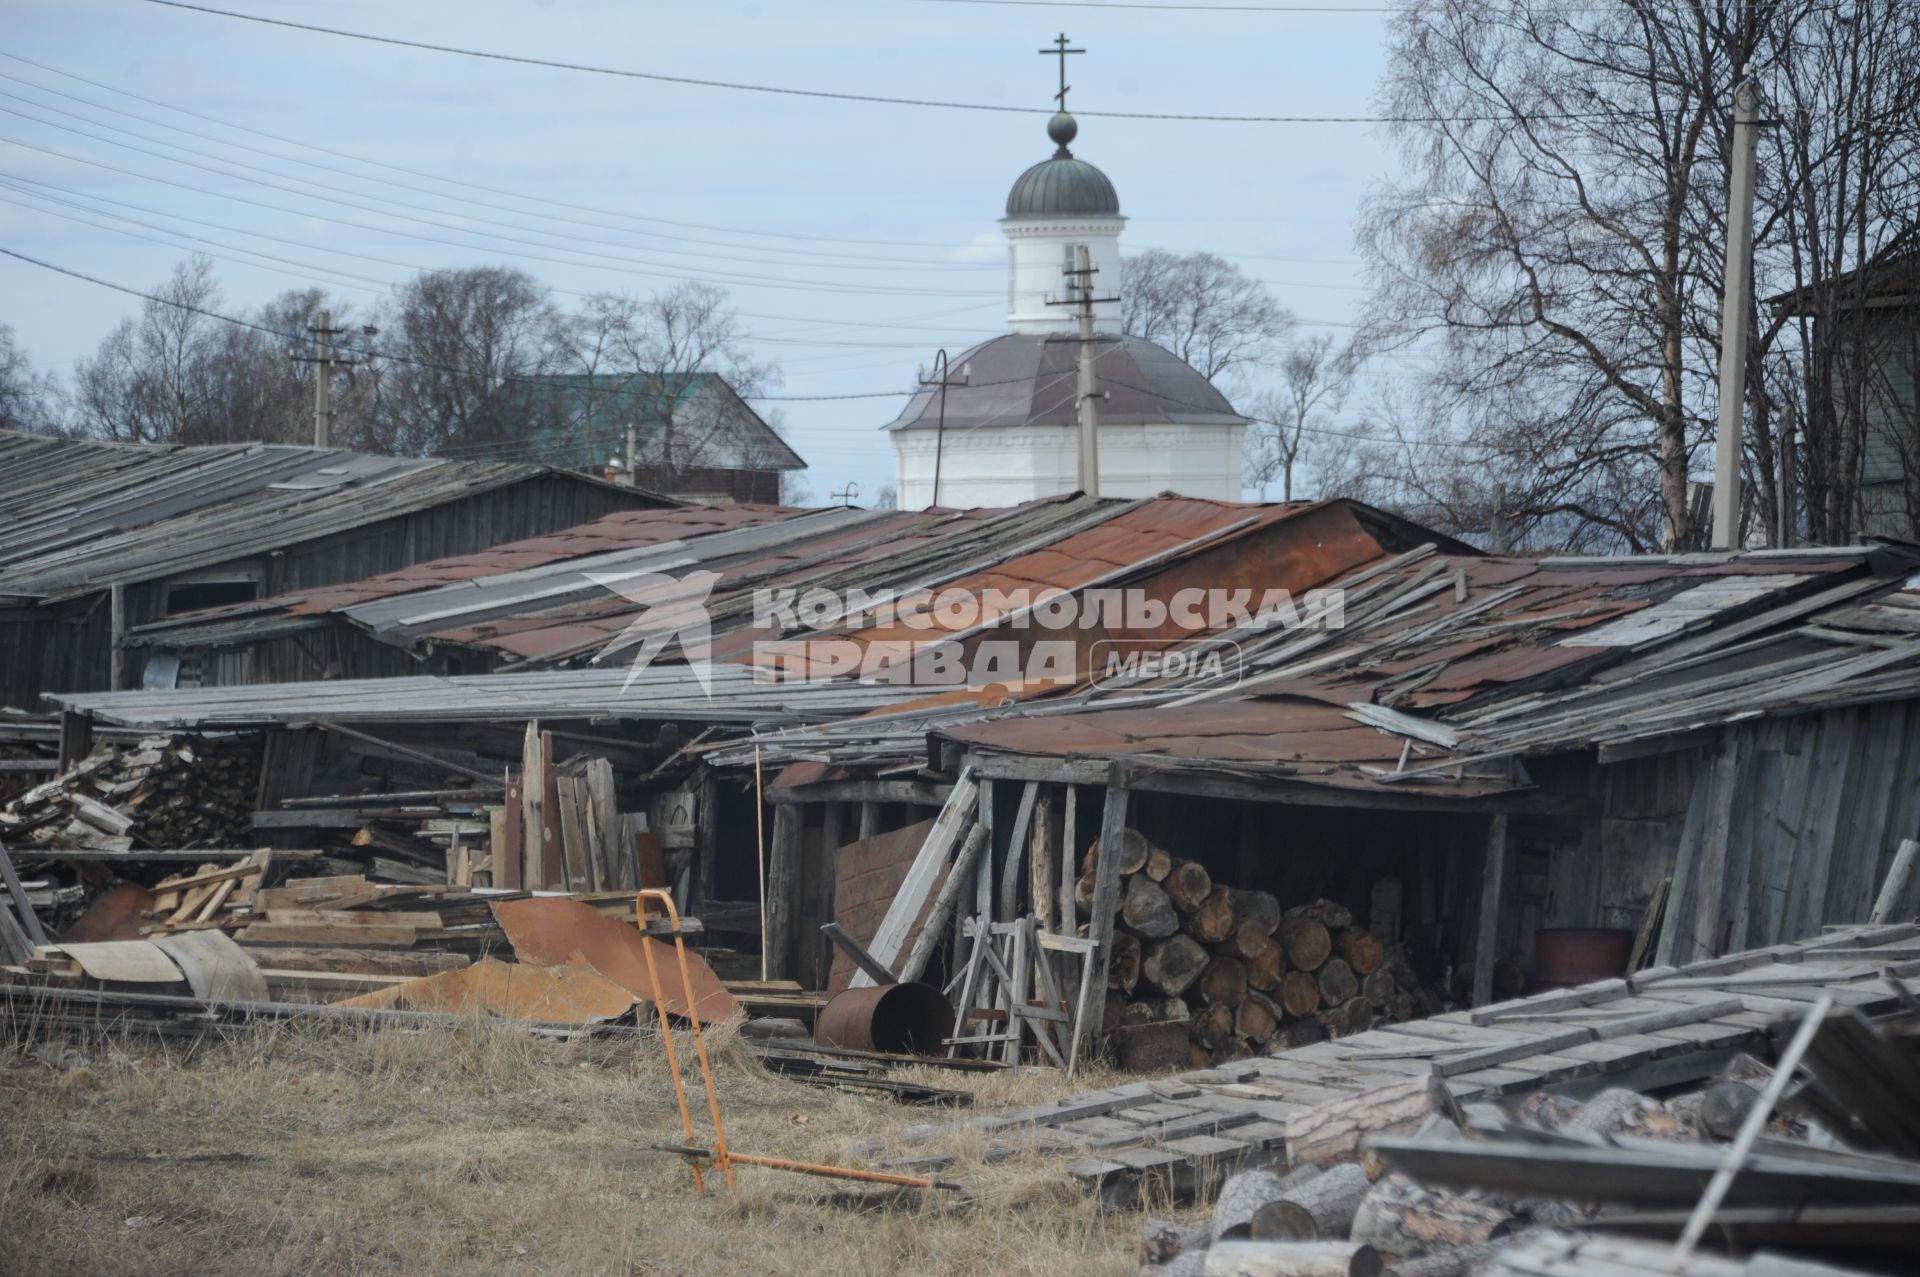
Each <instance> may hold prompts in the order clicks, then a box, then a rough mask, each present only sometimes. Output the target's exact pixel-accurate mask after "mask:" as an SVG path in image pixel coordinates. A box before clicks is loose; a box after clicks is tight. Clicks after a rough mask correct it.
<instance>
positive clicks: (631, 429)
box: [627, 417, 640, 488]
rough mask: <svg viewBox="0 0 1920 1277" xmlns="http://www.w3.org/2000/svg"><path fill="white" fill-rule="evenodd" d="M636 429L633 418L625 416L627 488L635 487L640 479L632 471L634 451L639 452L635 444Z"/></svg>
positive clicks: (636, 439)
mask: <svg viewBox="0 0 1920 1277" xmlns="http://www.w3.org/2000/svg"><path fill="white" fill-rule="evenodd" d="M638 429H639V428H638V427H637V426H635V425H634V424H633V418H632V417H628V418H627V486H628V487H629V488H637V487H639V486H640V480H639V479H637V478H636V477H634V473H633V462H634V456H635V454H636V453H638V452H639V448H638V447H637V446H636V444H637V443H638V442H639V441H638V438H637V432H638Z"/></svg>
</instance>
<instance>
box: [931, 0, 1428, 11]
mask: <svg viewBox="0 0 1920 1277" xmlns="http://www.w3.org/2000/svg"><path fill="white" fill-rule="evenodd" d="M920 3H922V4H979V5H995V6H1001V7H1006V8H1018V9H1153V10H1159V11H1162V12H1166V13H1353V14H1374V13H1392V12H1394V10H1392V9H1386V8H1376V7H1372V6H1351V7H1350V6H1346V5H1330V4H1144V3H1128V2H1125V0H920Z"/></svg>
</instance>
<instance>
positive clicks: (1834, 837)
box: [1544, 701, 1920, 962]
mask: <svg viewBox="0 0 1920 1277" xmlns="http://www.w3.org/2000/svg"><path fill="white" fill-rule="evenodd" d="M1597 772H1598V774H1597V786H1598V793H1599V797H1598V812H1597V818H1596V819H1595V820H1593V821H1591V822H1589V823H1588V826H1587V828H1586V830H1585V831H1584V833H1583V836H1581V837H1579V838H1577V839H1574V840H1571V841H1569V842H1568V843H1566V844H1565V845H1564V846H1562V847H1560V848H1558V849H1556V850H1555V852H1554V853H1553V858H1552V866H1551V869H1550V871H1549V875H1548V877H1549V882H1550V887H1549V892H1550V896H1551V904H1550V906H1549V908H1548V909H1547V911H1546V913H1545V915H1544V919H1545V925H1549V926H1561V927H1626V928H1635V927H1638V926H1639V925H1640V921H1641V918H1642V917H1643V915H1644V912H1645V910H1646V908H1647V906H1648V903H1649V901H1650V900H1651V899H1652V897H1653V895H1654V892H1655V890H1656V888H1657V887H1658V885H1659V884H1660V882H1661V881H1662V880H1663V879H1666V878H1672V879H1673V885H1672V888H1671V892H1670V895H1669V897H1668V900H1667V905H1666V914H1665V920H1664V923H1663V926H1662V930H1661V937H1660V942H1659V946H1658V948H1657V950H1656V954H1657V958H1658V960H1659V961H1661V962H1691V961H1694V960H1697V959H1700V958H1707V957H1715V956H1718V955H1720V954H1723V953H1728V952H1731V951H1733V950H1736V949H1743V948H1751V947H1755V946H1759V945H1769V944H1778V943H1782V942H1785V941H1789V940H1795V939H1800V938H1803V937H1805V936H1809V935H1812V934H1814V933H1815V932H1817V931H1818V930H1819V929H1820V928H1821V927H1822V926H1825V925H1828V924H1830V923H1844V922H1863V921H1865V920H1866V917H1867V912H1868V908H1869V906H1870V905H1871V904H1872V902H1873V897H1874V893H1875V892H1876V891H1877V890H1878V887H1879V883H1880V880H1881V878H1882V877H1883V876H1884V874H1885V872H1886V867H1887V865H1888V863H1889V862H1890V860H1891V858H1892V856H1893V852H1894V849H1895V848H1896V847H1898V846H1899V844H1900V840H1901V839H1902V838H1913V837H1920V701H1894V702H1886V703H1883V704H1877V705H1864V706H1859V707H1855V708H1849V709H1835V710H1825V711H1820V712H1816V713H1809V714H1799V715H1794V716H1792V717H1785V718H1767V719H1759V720H1755V721H1753V722H1748V723H1740V724H1735V725H1733V726H1731V727H1728V728H1726V729H1724V730H1723V731H1722V733H1721V735H1720V738H1719V740H1718V741H1717V742H1716V743H1713V744H1709V745H1705V746H1699V747H1695V748H1688V749H1683V750H1677V751H1674V752H1672V753H1667V754H1655V755H1649V756H1647V757H1643V758H1636V759H1631V760H1628V761H1625V762H1620V763H1614V764H1611V765H1608V766H1604V767H1600V768H1598V769H1597ZM1916 903H1920V902H1913V901H1909V902H1907V907H1909V908H1912V907H1914V906H1915V905H1916Z"/></svg>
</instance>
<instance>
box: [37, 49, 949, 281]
mask: <svg viewBox="0 0 1920 1277" xmlns="http://www.w3.org/2000/svg"><path fill="white" fill-rule="evenodd" d="M0 58H8V59H11V60H12V61H15V62H23V63H25V64H26V65H28V66H30V67H37V68H38V69H40V70H42V71H46V72H49V73H51V74H53V75H59V76H65V77H66V78H67V79H70V80H77V81H79V82H80V83H81V84H89V85H92V86H93V87H94V88H96V89H105V90H106V91H107V92H109V93H117V94H119V95H120V96H121V97H125V98H131V99H132V100H134V101H135V102H145V103H146V104H147V105H148V106H157V107H160V108H161V109H162V110H167V111H175V112H178V113H179V114H181V115H186V116H191V117H192V118H194V119H196V120H205V121H206V122H207V123H209V124H218V125H219V126H221V127H222V128H228V129H235V130H237V131H239V132H242V133H251V134H253V135H254V136H255V137H264V138H266V139H268V140H269V141H274V142H280V143H283V144H285V145H287V146H297V147H301V148H302V149H304V150H309V151H319V152H320V153H322V154H324V155H332V156H335V157H337V158H339V159H343V160H353V161H354V162H355V163H358V164H366V165H369V166H371V167H373V168H383V169H386V170H388V171H389V172H393V173H405V174H407V175H408V176H410V177H420V178H425V179H426V180H428V181H430V182H443V183H445V184H447V185H449V186H461V187H465V188H466V189H468V190H471V191H485V192H486V193H488V194H489V195H504V196H507V197H508V198H510V199H517V200H524V201H526V202H527V203H530V204H545V205H548V206H549V207H552V208H566V209H572V210H573V211H575V212H580V213H598V214H600V215H602V216H605V217H620V218H625V219H627V220H628V221H634V222H645V223H648V224H650V225H653V226H677V227H680V228H682V229H685V230H697V231H712V232H714V233H716V234H721V235H751V236H754V237H756V238H760V239H793V240H801V241H804V242H807V243H818V244H859V245H863V246H868V245H875V244H878V245H882V246H884V247H887V248H946V249H952V248H956V247H963V246H962V245H955V244H951V243H947V242H945V241H941V240H895V239H871V238H860V239H855V238H850V237H844V236H833V235H805V234H801V233H799V232H797V231H763V230H756V229H754V228H752V227H746V226H722V225H717V224H713V223H708V222H686V221H675V220H673V219H671V218H665V217H645V216H642V215H641V214H638V213H630V212H627V211H626V210H624V209H613V208H601V207H598V206H597V205H593V204H579V203H572V202H569V201H566V200H555V199H549V198H547V197H546V196H543V195H527V194H523V193H522V192H519V191H512V190H508V189H506V188H504V187H498V186H488V185H485V184H484V183H480V182H471V181H468V180H466V179H464V178H458V177H447V176H446V175H444V174H440V173H429V172H427V171H425V170H423V169H416V168H409V167H407V166H406V165H404V164H391V163H388V162H387V161H385V160H376V159H374V158H372V157H371V156H365V155H354V154H352V153H350V152H347V151H340V150H335V149H334V148H333V147H330V146H321V145H319V144H318V143H315V142H303V141H301V140H300V139H298V138H291V137H286V136H284V135H282V134H279V133H269V132H267V131H266V130H264V129H256V128H253V127H251V126H250V125H246V124H235V123H233V122H232V121H230V120H223V119H220V118H219V117H218V116H213V115H207V114H204V113H203V112H200V111H194V110H189V109H188V108H186V107H184V106H178V105H176V104H174V103H171V102H163V101H161V100H160V99H159V98H150V97H145V96H143V95H141V94H138V93H134V92H132V91H131V90H128V89H122V88H118V87H116V86H114V85H111V84H107V83H104V82H102V81H100V80H90V79H88V78H87V77H86V76H84V75H76V74H75V73H73V72H72V71H63V70H61V69H60V68H59V67H56V66H50V65H48V64H47V63H45V62H35V61H34V60H33V59H32V58H23V57H21V56H20V55H19V54H17V53H8V52H6V51H5V50H0ZM21 82H22V83H25V81H21ZM34 87H36V88H44V87H45V86H43V85H36V86H34ZM46 91H47V92H50V93H52V92H57V91H58V90H54V89H47V90H46ZM74 100H75V101H84V99H79V98H76V99H74ZM104 109H108V110H111V109H112V108H104ZM586 224H587V225H593V224H594V223H586ZM636 233H637V234H642V235H654V236H656V237H658V238H661V239H678V238H683V237H680V236H669V235H662V234H660V233H659V232H657V231H639V232H636ZM689 242H692V243H701V244H705V243H715V242H716V241H711V240H691V241H689ZM722 246H724V245H722ZM775 251H779V252H791V253H798V252H802V251H804V250H801V249H777V250H775Z"/></svg>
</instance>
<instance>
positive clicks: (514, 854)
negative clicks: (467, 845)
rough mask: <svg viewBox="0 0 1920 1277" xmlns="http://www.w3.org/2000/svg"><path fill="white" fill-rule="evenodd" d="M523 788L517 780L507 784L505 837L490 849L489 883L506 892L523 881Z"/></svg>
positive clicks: (524, 825)
mask: <svg viewBox="0 0 1920 1277" xmlns="http://www.w3.org/2000/svg"><path fill="white" fill-rule="evenodd" d="M525 792H526V791H525V787H524V786H522V785H521V784H520V783H519V782H518V781H509V782H508V783H507V797H506V805H505V807H504V808H503V810H504V811H505V814H506V832H507V840H506V843H505V844H504V845H502V846H499V847H496V848H494V853H493V885H494V886H496V887H500V888H503V889H504V890H507V891H518V890H520V885H521V883H522V882H524V881H525V873H526V863H527V853H526V844H527V836H526V828H527V822H526V810H527V805H526V802H525Z"/></svg>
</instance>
